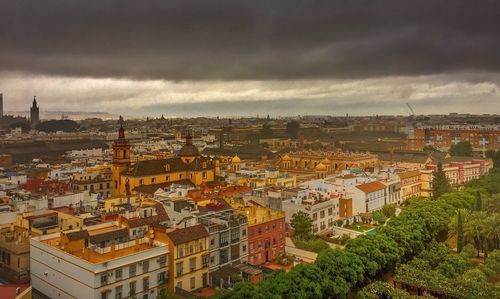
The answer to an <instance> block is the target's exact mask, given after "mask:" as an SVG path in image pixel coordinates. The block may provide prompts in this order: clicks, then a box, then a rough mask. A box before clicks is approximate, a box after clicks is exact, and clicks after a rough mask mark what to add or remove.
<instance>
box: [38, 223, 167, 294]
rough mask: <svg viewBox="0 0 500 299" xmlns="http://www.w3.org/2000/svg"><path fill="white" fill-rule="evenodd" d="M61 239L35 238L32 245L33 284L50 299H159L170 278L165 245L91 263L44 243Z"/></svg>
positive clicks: (54, 235)
mask: <svg viewBox="0 0 500 299" xmlns="http://www.w3.org/2000/svg"><path fill="white" fill-rule="evenodd" d="M96 227H97V226H96ZM57 236H58V234H51V235H45V236H40V237H35V238H32V239H31V242H30V263H31V284H32V286H33V288H34V289H36V290H38V291H40V292H42V293H43V294H45V295H46V296H48V297H50V298H53V299H55V298H95V299H102V298H125V297H128V296H130V295H132V294H135V295H136V296H137V297H140V298H156V296H157V292H158V289H157V288H158V286H159V285H160V284H161V283H162V282H163V281H164V280H163V277H165V278H166V277H168V274H167V273H168V269H167V266H166V265H168V262H167V260H166V259H167V258H168V257H167V253H168V247H167V246H166V245H165V244H161V243H159V244H157V245H158V246H156V247H154V248H151V249H148V250H143V251H138V252H136V253H132V254H129V255H125V256H122V257H118V258H114V259H110V260H106V261H104V262H101V263H91V262H88V261H87V260H84V259H82V258H79V257H77V256H75V255H73V254H71V253H68V252H65V251H62V250H60V249H58V248H56V247H54V246H51V245H49V244H47V243H45V242H43V240H47V239H52V238H56V237H57ZM133 242H135V241H133ZM155 244H156V243H155ZM105 249H106V248H104V249H103V250H105ZM146 264H147V265H148V267H146V266H145V265H146ZM134 285H135V287H134ZM145 288H146V289H145ZM134 289H135V291H133V292H132V293H131V290H134ZM120 294H121V295H120ZM145 295H146V296H147V297H146V296H145Z"/></svg>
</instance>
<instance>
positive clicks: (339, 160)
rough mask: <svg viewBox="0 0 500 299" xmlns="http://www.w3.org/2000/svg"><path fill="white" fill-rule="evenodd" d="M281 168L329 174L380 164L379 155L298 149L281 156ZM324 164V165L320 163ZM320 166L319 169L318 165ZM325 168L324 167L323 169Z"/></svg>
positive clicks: (289, 170) (299, 171)
mask: <svg viewBox="0 0 500 299" xmlns="http://www.w3.org/2000/svg"><path fill="white" fill-rule="evenodd" d="M278 164H279V167H280V170H284V171H287V172H296V173H311V174H316V176H322V175H323V176H327V175H329V174H333V173H335V172H338V171H342V170H345V169H349V168H362V169H363V168H366V167H375V166H377V165H379V160H378V157H377V155H373V154H369V153H353V152H343V151H297V152H291V153H288V154H286V155H284V156H282V157H281V159H280V160H279V162H278ZM320 164H322V166H321V165H320ZM318 165H320V166H319V168H320V169H319V171H318V169H317V168H316V167H318ZM323 168H324V169H323Z"/></svg>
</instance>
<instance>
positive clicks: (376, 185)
mask: <svg viewBox="0 0 500 299" xmlns="http://www.w3.org/2000/svg"><path fill="white" fill-rule="evenodd" d="M356 188H358V189H359V190H361V191H363V192H365V193H372V192H375V191H378V190H382V189H385V185H384V184H382V183H381V182H379V181H375V182H371V183H366V184H361V185H357V186H356Z"/></svg>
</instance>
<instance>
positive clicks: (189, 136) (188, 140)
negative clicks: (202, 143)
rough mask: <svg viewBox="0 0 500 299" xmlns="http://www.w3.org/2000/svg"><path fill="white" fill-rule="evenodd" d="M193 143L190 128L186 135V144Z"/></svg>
mask: <svg viewBox="0 0 500 299" xmlns="http://www.w3.org/2000/svg"><path fill="white" fill-rule="evenodd" d="M192 144H193V136H191V131H189V130H188V134H187V136H186V145H192Z"/></svg>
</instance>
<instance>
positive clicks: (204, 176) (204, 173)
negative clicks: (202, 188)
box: [203, 165, 207, 179]
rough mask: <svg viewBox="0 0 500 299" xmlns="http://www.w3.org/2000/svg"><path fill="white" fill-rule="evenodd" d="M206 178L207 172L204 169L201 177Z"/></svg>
mask: <svg viewBox="0 0 500 299" xmlns="http://www.w3.org/2000/svg"><path fill="white" fill-rule="evenodd" d="M205 167H206V165H205ZM206 178H207V172H206V171H204V172H203V179H206Z"/></svg>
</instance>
